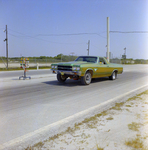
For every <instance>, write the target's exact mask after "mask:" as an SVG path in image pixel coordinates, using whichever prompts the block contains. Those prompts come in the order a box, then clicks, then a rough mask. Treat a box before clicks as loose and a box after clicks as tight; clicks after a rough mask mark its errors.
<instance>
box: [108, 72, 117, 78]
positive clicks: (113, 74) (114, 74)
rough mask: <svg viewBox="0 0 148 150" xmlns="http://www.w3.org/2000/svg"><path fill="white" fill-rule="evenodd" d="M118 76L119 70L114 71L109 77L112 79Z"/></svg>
mask: <svg viewBox="0 0 148 150" xmlns="http://www.w3.org/2000/svg"><path fill="white" fill-rule="evenodd" d="M116 78H117V72H116V71H114V72H113V73H112V75H111V76H109V79H110V80H116Z"/></svg>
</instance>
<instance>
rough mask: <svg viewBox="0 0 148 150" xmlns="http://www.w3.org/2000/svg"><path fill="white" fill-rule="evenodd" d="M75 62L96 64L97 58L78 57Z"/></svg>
mask: <svg viewBox="0 0 148 150" xmlns="http://www.w3.org/2000/svg"><path fill="white" fill-rule="evenodd" d="M75 61H86V62H92V63H96V62H97V57H90V56H80V57H78V58H77V59H76V60H75Z"/></svg>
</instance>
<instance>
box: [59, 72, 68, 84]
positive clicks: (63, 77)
mask: <svg viewBox="0 0 148 150" xmlns="http://www.w3.org/2000/svg"><path fill="white" fill-rule="evenodd" d="M66 79H67V78H66V77H65V76H64V75H61V74H60V73H58V74H57V80H58V81H59V82H61V83H63V82H65V81H66Z"/></svg>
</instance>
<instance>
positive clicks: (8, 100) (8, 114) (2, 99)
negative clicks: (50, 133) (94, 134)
mask: <svg viewBox="0 0 148 150" xmlns="http://www.w3.org/2000/svg"><path fill="white" fill-rule="evenodd" d="M48 71H49V70H48ZM48 71H47V72H48ZM45 72H46V71H45ZM47 72H46V73H47ZM15 73H16V72H14V74H15ZM46 73H42V71H41V72H40V73H39V76H41V74H42V75H44V74H46ZM2 74H3V73H0V79H1V80H0V82H1V84H0V132H1V136H0V144H3V143H6V142H8V141H10V140H13V139H15V138H18V137H20V136H23V135H25V134H27V133H30V132H33V131H35V130H38V129H40V128H43V127H44V126H47V125H49V124H51V123H54V122H57V121H59V120H61V119H64V118H66V117H68V116H71V115H74V114H76V113H78V112H80V111H83V110H86V109H88V108H90V107H93V106H95V105H98V104H100V103H102V102H105V101H107V100H109V99H111V98H114V97H116V96H119V95H121V94H124V93H126V92H129V91H131V90H133V89H136V88H139V87H141V86H143V85H147V84H148V65H133V66H124V73H123V74H122V75H118V79H117V80H115V81H111V80H108V79H107V78H100V79H94V80H93V81H92V83H91V84H90V85H89V86H83V85H81V82H80V81H74V80H70V79H69V80H67V81H66V83H65V84H63V85H62V84H60V83H58V82H57V80H56V76H54V75H51V76H50V75H49V77H47V76H46V77H44V78H35V79H31V80H18V77H17V76H18V74H17V75H15V77H13V79H11V78H12V76H11V75H10V74H9V73H5V77H6V76H7V78H8V77H9V79H8V80H3V77H2Z"/></svg>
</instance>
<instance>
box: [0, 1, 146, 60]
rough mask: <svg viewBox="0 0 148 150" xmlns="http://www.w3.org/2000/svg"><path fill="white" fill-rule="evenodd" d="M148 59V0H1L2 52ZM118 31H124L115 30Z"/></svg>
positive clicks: (37, 55)
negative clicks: (123, 56)
mask: <svg viewBox="0 0 148 150" xmlns="http://www.w3.org/2000/svg"><path fill="white" fill-rule="evenodd" d="M107 17H109V31H110V34H109V38H110V44H109V47H110V51H111V54H112V55H111V56H112V57H114V58H115V57H117V58H121V57H122V55H123V54H124V53H125V50H124V48H126V55H127V58H133V59H148V0H0V56H6V42H4V39H5V38H6V32H4V30H5V28H6V25H7V28H8V51H9V52H8V55H9V57H20V56H25V57H34V56H35V57H39V56H52V57H54V56H57V55H58V54H61V53H62V54H63V55H77V56H80V55H87V49H88V41H89V40H90V47H89V54H90V55H93V56H106V51H107V47H106V45H107ZM115 31H118V32H115Z"/></svg>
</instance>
